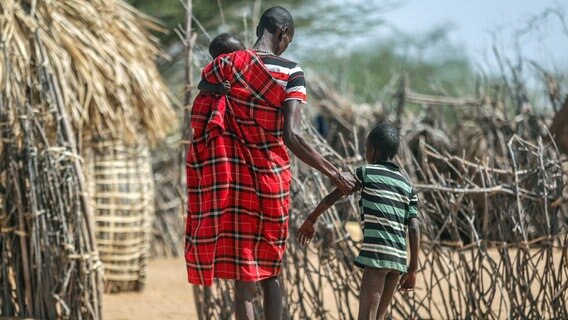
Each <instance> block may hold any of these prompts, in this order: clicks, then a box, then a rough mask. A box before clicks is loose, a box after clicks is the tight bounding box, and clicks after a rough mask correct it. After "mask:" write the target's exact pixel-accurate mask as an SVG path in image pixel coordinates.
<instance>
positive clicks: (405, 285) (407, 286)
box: [398, 271, 416, 291]
mask: <svg viewBox="0 0 568 320" xmlns="http://www.w3.org/2000/svg"><path fill="white" fill-rule="evenodd" d="M415 285H416V272H415V271H409V272H407V273H405V274H403V275H402V277H401V278H400V281H399V289H398V290H400V291H412V290H414V286H415Z"/></svg>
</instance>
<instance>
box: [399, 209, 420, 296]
mask: <svg viewBox="0 0 568 320" xmlns="http://www.w3.org/2000/svg"><path fill="white" fill-rule="evenodd" d="M408 245H409V246H410V263H409V265H408V272H407V273H405V274H404V275H403V276H402V278H401V279H400V285H401V287H400V288H401V290H406V291H409V290H412V289H414V285H415V284H416V271H417V270H418V250H419V249H420V225H419V223H418V218H410V219H409V221H408Z"/></svg>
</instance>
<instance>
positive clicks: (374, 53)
mask: <svg viewBox="0 0 568 320" xmlns="http://www.w3.org/2000/svg"><path fill="white" fill-rule="evenodd" d="M130 3H131V4H133V5H134V6H135V7H137V8H138V9H140V10H142V11H143V12H146V13H147V14H149V15H152V16H154V17H156V18H157V19H159V20H160V21H162V22H163V23H164V26H165V28H166V29H167V30H170V32H169V33H168V34H160V35H158V36H159V37H160V39H161V40H162V41H163V43H164V45H165V46H166V47H173V46H176V44H177V45H178V46H179V39H178V36H177V35H176V34H175V33H174V32H173V29H174V28H175V27H177V26H181V25H183V21H184V8H183V5H182V2H181V1H180V0H161V1H155V0H130ZM219 3H220V4H221V8H220V7H219ZM258 3H260V4H261V6H260V7H257V6H255V4H258ZM399 3H400V2H399V1H396V0H393V1H391V2H389V1H377V0H368V1H362V0H352V1H346V2H341V1H326V0H312V1H308V0H290V1H286V2H285V4H282V1H277V0H263V1H253V0H231V1H228V0H221V1H215V0H194V1H193V15H194V17H195V19H196V21H198V22H199V23H200V24H201V26H198V25H196V24H194V31H195V32H196V33H197V35H198V37H197V46H196V48H197V50H198V51H200V50H201V51H203V52H198V53H197V55H196V58H197V59H198V60H199V61H198V63H197V65H201V64H204V63H207V62H208V59H209V56H208V54H207V53H206V51H205V50H204V49H205V48H206V47H207V45H208V42H209V37H213V36H215V35H217V34H219V33H221V32H230V33H233V34H235V35H237V36H238V37H240V38H241V39H242V40H247V42H246V44H247V45H249V46H250V45H252V42H253V40H254V27H255V26H254V25H253V24H254V23H255V19H253V16H255V15H256V16H257V18H258V15H259V14H260V13H262V11H263V10H264V9H266V8H268V7H270V6H274V5H284V6H286V7H287V8H288V9H290V11H291V12H292V13H293V15H294V19H295V23H296V37H295V39H294V43H293V44H292V46H291V48H290V50H289V51H288V52H286V56H288V57H292V58H293V59H295V60H298V61H299V62H300V63H301V64H302V66H303V67H304V68H306V69H311V70H314V71H315V72H317V73H319V74H323V75H325V76H326V80H328V81H331V82H332V83H333V84H335V85H336V86H337V87H338V88H339V89H340V90H341V91H343V92H351V93H352V95H353V97H354V99H355V100H356V101H359V102H374V101H377V100H383V101H384V100H386V99H389V98H390V97H389V96H386V95H385V94H384V91H381V89H382V88H384V87H385V85H387V84H389V81H391V79H392V78H393V76H395V75H399V74H403V73H404V74H407V75H408V77H409V79H411V84H412V88H414V89H415V90H418V91H421V92H425V93H444V94H449V95H451V94H458V93H464V91H466V92H467V91H470V90H468V89H467V85H468V83H473V81H470V80H471V79H472V78H473V76H472V71H471V68H470V63H469V61H468V58H467V56H466V55H465V53H463V52H460V51H459V50H458V49H457V47H456V45H455V44H452V43H451V42H450V41H449V40H448V37H447V36H448V32H449V30H451V26H448V25H441V26H440V27H438V28H434V29H432V30H430V31H428V32H426V33H424V34H422V35H418V36H416V35H413V36H411V35H406V34H402V33H396V32H395V33H394V35H389V36H385V31H386V30H387V28H386V27H385V21H384V20H383V19H382V14H383V13H384V12H385V11H387V10H396V8H397V5H398V4H399ZM255 10H256V12H255ZM223 21H224V23H223ZM205 33H207V34H208V36H209V37H208V36H207V35H206V34H205ZM390 33H391V34H392V32H390ZM177 52H178V53H180V51H179V50H178V51H177ZM170 53H171V52H170ZM182 71H183V68H182V57H181V56H175V55H174V58H173V60H172V61H171V62H170V63H169V64H166V65H165V66H164V67H163V72H164V75H165V76H166V78H167V80H168V83H170V84H171V86H172V87H173V88H174V92H176V93H177V94H179V92H180V91H181V88H182V83H183V81H182V79H183V72H182ZM197 71H199V70H196V72H197ZM307 77H308V80H309V72H308V75H307Z"/></svg>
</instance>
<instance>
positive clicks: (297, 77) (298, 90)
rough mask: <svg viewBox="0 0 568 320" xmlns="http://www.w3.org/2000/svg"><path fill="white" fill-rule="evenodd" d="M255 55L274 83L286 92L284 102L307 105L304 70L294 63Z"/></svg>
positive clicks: (274, 57)
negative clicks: (258, 57)
mask: <svg viewBox="0 0 568 320" xmlns="http://www.w3.org/2000/svg"><path fill="white" fill-rule="evenodd" d="M257 54H258V55H259V56H260V58H261V59H262V62H263V63H264V66H265V67H266V69H268V71H269V72H270V74H271V75H272V76H273V77H274V79H276V82H278V84H279V85H280V86H282V88H284V89H285V90H286V98H285V99H284V101H287V100H298V101H299V102H300V103H307V95H306V80H305V78H304V70H302V68H301V67H300V66H299V65H298V64H297V63H296V62H293V61H290V60H287V59H284V58H282V57H279V56H275V55H273V54H269V53H264V52H260V51H257Z"/></svg>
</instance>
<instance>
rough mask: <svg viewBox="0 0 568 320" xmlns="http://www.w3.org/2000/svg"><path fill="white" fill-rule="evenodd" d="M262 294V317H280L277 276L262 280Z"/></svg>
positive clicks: (279, 319)
mask: <svg viewBox="0 0 568 320" xmlns="http://www.w3.org/2000/svg"><path fill="white" fill-rule="evenodd" d="M260 286H261V287H262V295H263V299H264V301H263V302H264V306H263V307H264V319H274V320H281V319H282V293H281V291H280V282H279V281H278V278H277V277H273V278H269V279H266V280H262V281H261V282H260Z"/></svg>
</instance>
